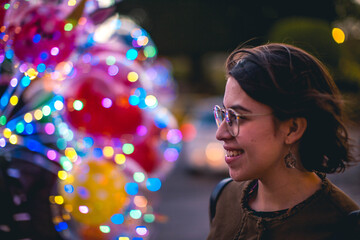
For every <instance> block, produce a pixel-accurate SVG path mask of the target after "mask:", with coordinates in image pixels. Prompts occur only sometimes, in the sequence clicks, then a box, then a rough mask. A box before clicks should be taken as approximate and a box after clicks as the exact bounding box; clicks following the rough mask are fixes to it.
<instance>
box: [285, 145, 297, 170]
mask: <svg viewBox="0 0 360 240" xmlns="http://www.w3.org/2000/svg"><path fill="white" fill-rule="evenodd" d="M296 160H297V159H296V156H295V154H293V152H292V151H291V147H290V149H289V152H288V154H286V156H285V157H284V162H285V165H286V167H287V168H295V165H296Z"/></svg>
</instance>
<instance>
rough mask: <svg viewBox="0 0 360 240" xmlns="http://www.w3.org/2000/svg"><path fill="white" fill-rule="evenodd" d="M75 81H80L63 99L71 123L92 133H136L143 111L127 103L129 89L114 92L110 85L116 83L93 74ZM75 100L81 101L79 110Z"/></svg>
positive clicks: (94, 134)
mask: <svg viewBox="0 0 360 240" xmlns="http://www.w3.org/2000/svg"><path fill="white" fill-rule="evenodd" d="M79 81H81V83H80V85H79V86H78V87H77V90H75V91H74V95H72V96H69V97H68V98H67V100H66V101H67V105H68V108H69V111H68V112H67V119H68V121H69V122H70V124H71V125H72V126H74V127H75V128H77V129H78V130H81V131H84V132H86V133H89V134H91V135H93V136H110V137H114V138H120V137H122V136H124V135H125V134H134V133H136V129H137V127H138V126H139V125H141V124H142V122H143V114H142V110H141V109H140V108H139V107H138V106H132V105H130V104H129V101H128V99H129V96H130V93H129V91H123V92H122V93H121V94H119V93H116V92H115V91H114V88H115V87H119V86H115V85H114V83H112V84H110V83H108V82H106V81H104V80H102V79H100V78H99V77H97V76H93V77H92V76H87V77H86V78H85V79H82V80H79ZM76 100H79V101H81V102H82V103H83V108H82V109H81V110H80V111H78V110H79V105H78V106H77V105H76V104H77V103H79V102H75V101H76ZM74 102H75V104H74ZM74 105H75V109H73V108H74ZM80 107H81V104H80ZM76 109H78V110H76Z"/></svg>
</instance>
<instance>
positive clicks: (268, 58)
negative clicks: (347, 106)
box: [226, 43, 354, 173]
mask: <svg viewBox="0 0 360 240" xmlns="http://www.w3.org/2000/svg"><path fill="white" fill-rule="evenodd" d="M226 70H227V74H228V76H232V77H234V78H235V79H236V80H237V82H238V83H239V84H240V86H241V88H242V89H243V90H244V91H245V92H246V93H247V94H248V95H249V96H250V97H251V98H253V99H254V100H256V101H258V102H261V103H263V104H266V105H268V106H270V107H271V108H272V109H273V112H274V116H275V117H276V119H278V120H280V121H283V120H287V119H291V118H296V117H304V118H305V119H306V120H307V128H306V130H305V132H304V135H303V136H302V138H301V139H300V143H299V154H300V158H301V162H302V165H303V166H304V168H305V169H307V170H308V171H317V172H322V173H334V172H341V171H344V170H345V168H346V166H348V165H349V163H350V162H352V161H354V159H353V157H352V156H351V154H350V151H349V138H348V133H347V130H346V128H345V125H344V120H343V113H342V112H343V111H342V106H343V101H342V97H341V94H340V92H339V90H338V88H337V86H336V85H335V83H334V81H333V79H332V77H331V75H330V74H329V72H328V70H327V69H326V67H325V66H324V65H323V64H322V63H321V62H320V61H319V60H318V59H317V58H315V57H314V56H312V55H310V54H309V53H307V52H305V51H304V50H302V49H300V48H297V47H294V46H292V45H288V44H280V43H269V44H265V45H261V46H258V47H241V48H239V49H236V50H235V51H233V52H232V53H231V54H230V56H229V57H228V59H227V61H226Z"/></svg>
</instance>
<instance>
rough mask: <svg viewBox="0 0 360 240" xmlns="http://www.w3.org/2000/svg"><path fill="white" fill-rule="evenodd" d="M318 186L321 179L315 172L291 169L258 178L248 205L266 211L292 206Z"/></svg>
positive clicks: (309, 194) (305, 197) (312, 192)
mask: <svg viewBox="0 0 360 240" xmlns="http://www.w3.org/2000/svg"><path fill="white" fill-rule="evenodd" d="M320 188H321V179H320V177H319V176H317V175H316V174H315V173H313V172H303V171H299V170H296V169H292V170H291V171H287V173H283V174H277V175H276V176H274V177H272V178H267V179H259V180H258V188H257V191H255V192H254V195H253V196H252V197H251V198H250V200H249V206H250V207H251V208H252V209H253V210H255V211H266V212H270V211H278V210H283V209H288V208H292V207H294V206H295V205H297V204H299V203H300V202H302V201H304V200H305V199H307V198H308V197H310V196H311V195H313V194H314V193H315V192H316V191H317V190H318V189H320Z"/></svg>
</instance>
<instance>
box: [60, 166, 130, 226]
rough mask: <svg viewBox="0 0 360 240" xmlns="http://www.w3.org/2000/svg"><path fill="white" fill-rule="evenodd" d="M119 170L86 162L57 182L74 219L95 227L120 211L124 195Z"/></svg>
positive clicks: (121, 175)
mask: <svg viewBox="0 0 360 240" xmlns="http://www.w3.org/2000/svg"><path fill="white" fill-rule="evenodd" d="M125 184H126V180H125V177H124V176H123V173H122V171H121V170H120V169H119V168H117V167H116V165H115V164H113V163H111V162H108V161H104V160H102V161H99V160H89V161H84V162H82V163H80V165H78V166H75V167H74V168H73V170H72V171H71V172H70V173H69V175H68V176H67V178H66V179H65V180H63V181H61V182H60V185H59V186H60V193H62V195H63V197H64V199H65V202H64V204H65V205H66V204H70V205H71V206H72V212H71V214H72V216H73V217H74V219H75V220H77V221H79V222H81V223H84V224H87V225H97V224H102V223H104V222H106V221H109V220H110V218H111V217H112V216H113V215H114V214H116V213H118V212H119V211H120V210H121V209H122V208H124V206H125V203H126V200H127V194H126V192H125V190H124V186H125Z"/></svg>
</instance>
